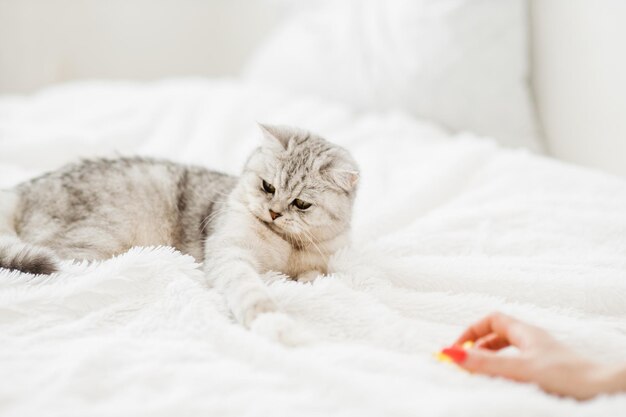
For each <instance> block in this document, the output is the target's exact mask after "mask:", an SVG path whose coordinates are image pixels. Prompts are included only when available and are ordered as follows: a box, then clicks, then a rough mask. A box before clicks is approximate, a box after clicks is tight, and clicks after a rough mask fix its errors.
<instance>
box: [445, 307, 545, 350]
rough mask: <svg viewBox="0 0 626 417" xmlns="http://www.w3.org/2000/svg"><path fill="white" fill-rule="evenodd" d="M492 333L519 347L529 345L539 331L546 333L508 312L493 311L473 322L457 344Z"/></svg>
mask: <svg viewBox="0 0 626 417" xmlns="http://www.w3.org/2000/svg"><path fill="white" fill-rule="evenodd" d="M491 333H495V334H497V335H498V336H499V337H501V338H503V339H505V340H506V341H507V342H508V343H510V344H512V345H514V346H517V347H523V346H526V345H528V343H531V342H532V340H533V339H534V338H536V336H537V335H538V334H539V333H541V334H542V335H545V333H544V332H543V331H542V330H541V329H539V328H537V327H534V326H531V325H529V324H526V323H523V322H521V321H519V320H517V319H515V318H513V317H510V316H507V315H506V314H502V313H492V314H489V315H488V316H486V317H484V318H483V319H482V320H480V321H478V322H476V323H474V324H472V325H471V326H470V327H469V328H468V329H467V330H465V332H463V334H462V335H461V336H460V337H459V338H458V339H457V341H456V342H455V344H456V345H461V344H463V343H464V342H466V341H468V340H471V341H473V342H474V341H476V340H478V339H480V338H481V337H484V336H487V335H489V334H491Z"/></svg>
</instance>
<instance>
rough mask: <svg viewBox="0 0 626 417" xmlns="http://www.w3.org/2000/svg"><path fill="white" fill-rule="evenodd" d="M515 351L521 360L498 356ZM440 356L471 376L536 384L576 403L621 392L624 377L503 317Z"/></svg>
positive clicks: (483, 323)
mask: <svg viewBox="0 0 626 417" xmlns="http://www.w3.org/2000/svg"><path fill="white" fill-rule="evenodd" d="M467 341H472V342H474V346H473V348H470V349H463V348H462V347H461V345H462V344H463V343H464V342H467ZM511 345H512V346H515V347H517V348H518V349H519V354H517V355H515V356H505V355H500V354H497V351H499V350H500V349H503V348H505V347H508V346H511ZM442 352H443V353H444V354H446V355H447V356H449V357H450V358H451V359H452V360H453V361H454V362H456V363H457V365H459V366H460V367H462V368H464V369H466V370H468V371H470V372H473V373H479V374H484V375H490V376H500V377H504V378H508V379H512V380H515V381H520V382H531V383H535V384H537V385H538V386H539V387H541V388H542V389H543V390H544V391H546V392H549V393H553V394H558V395H564V396H571V397H574V398H577V399H588V398H592V397H594V396H596V395H598V394H599V393H602V392H614V391H618V390H619V389H620V387H619V386H618V385H619V384H622V383H623V382H624V381H623V377H624V373H623V371H622V372H617V370H616V368H615V367H609V366H607V365H600V364H598V363H596V362H593V361H591V360H589V359H587V358H584V357H582V356H580V355H578V354H576V353H575V352H573V351H572V350H571V349H569V348H568V347H567V346H565V345H563V344H561V343H560V342H558V341H557V340H556V339H554V338H553V337H552V336H551V335H549V334H548V333H547V332H546V331H544V330H542V329H540V328H538V327H535V326H531V325H529V324H526V323H523V322H521V321H519V320H517V319H514V318H513V317H509V316H507V315H504V314H502V313H493V314H490V315H489V316H487V317H485V318H483V319H482V320H480V321H478V322H477V323H475V324H473V325H471V326H470V327H468V328H467V330H465V332H464V333H463V334H462V335H461V336H460V337H459V338H458V339H457V341H456V342H455V343H454V345H453V346H451V347H449V348H446V349H444V350H443V351H442ZM618 380H619V381H618ZM621 389H623V388H621Z"/></svg>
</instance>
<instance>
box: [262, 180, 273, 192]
mask: <svg viewBox="0 0 626 417" xmlns="http://www.w3.org/2000/svg"><path fill="white" fill-rule="evenodd" d="M263 190H265V192H266V193H268V194H274V193H275V192H276V188H274V186H273V185H272V184H270V183H269V182H267V181H265V180H263Z"/></svg>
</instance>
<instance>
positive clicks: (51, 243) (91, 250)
mask: <svg viewBox="0 0 626 417" xmlns="http://www.w3.org/2000/svg"><path fill="white" fill-rule="evenodd" d="M112 230H115V227H111V228H105V227H98V226H94V225H89V224H76V225H74V226H72V227H71V228H69V229H66V230H62V231H59V232H58V233H57V234H56V235H55V236H52V237H48V238H47V242H45V244H46V246H48V247H50V248H52V249H53V250H54V251H55V253H56V254H57V255H58V256H59V257H60V258H61V259H65V260H87V261H97V260H103V259H109V258H111V257H112V256H115V255H119V254H121V253H124V252H126V251H127V250H128V249H130V246H129V245H128V243H125V242H124V241H123V240H122V239H120V237H119V236H116V235H115V233H114V232H113V231H112Z"/></svg>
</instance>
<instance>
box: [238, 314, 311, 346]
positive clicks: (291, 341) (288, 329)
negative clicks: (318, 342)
mask: <svg viewBox="0 0 626 417" xmlns="http://www.w3.org/2000/svg"><path fill="white" fill-rule="evenodd" d="M250 329H251V330H252V331H253V332H254V333H256V334H258V335H261V336H263V337H265V338H268V339H270V340H273V341H275V342H278V343H280V344H282V345H285V346H292V347H295V346H304V345H308V344H311V343H312V342H313V341H314V337H313V335H312V334H311V333H309V332H308V331H306V330H304V329H303V328H301V327H300V326H299V325H298V323H297V322H296V321H295V320H293V319H292V318H291V317H289V316H287V315H286V314H284V313H279V312H276V313H266V314H262V315H260V316H259V317H257V318H256V319H255V320H254V321H253V322H252V326H251V327H250Z"/></svg>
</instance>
